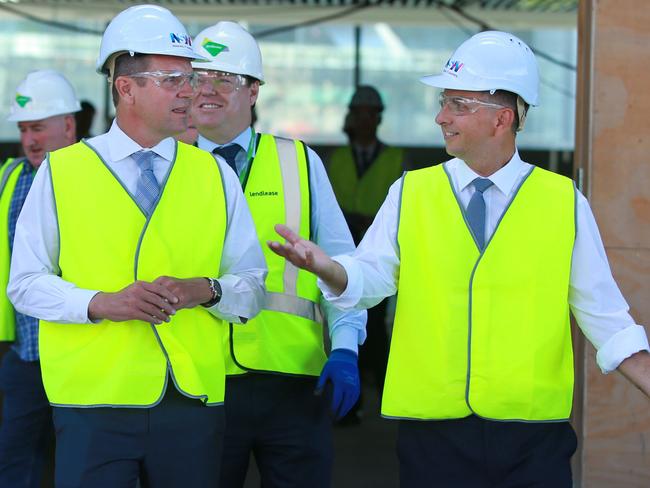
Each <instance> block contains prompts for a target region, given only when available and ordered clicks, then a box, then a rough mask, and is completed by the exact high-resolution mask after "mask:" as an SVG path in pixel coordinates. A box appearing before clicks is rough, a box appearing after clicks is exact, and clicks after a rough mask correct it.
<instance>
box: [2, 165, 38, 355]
mask: <svg viewBox="0 0 650 488" xmlns="http://www.w3.org/2000/svg"><path fill="white" fill-rule="evenodd" d="M22 166H23V167H22V169H21V170H20V175H19V176H18V181H17V182H16V188H15V189H14V194H13V195H12V197H11V204H10V205H9V250H10V251H11V252H13V248H14V234H15V233H16V222H17V221H18V216H19V215H20V211H21V210H22V208H23V203H25V198H26V197H27V193H29V189H30V187H31V186H32V181H34V174H35V173H36V172H35V171H34V167H33V166H32V165H31V164H30V163H29V161H28V160H27V159H25V160H24V161H23V163H22ZM14 315H15V317H16V342H14V344H13V346H12V349H13V350H14V351H16V353H17V354H18V356H20V359H22V360H23V361H38V358H39V356H38V319H35V318H34V317H30V316H28V315H23V314H22V313H20V312H18V311H16V310H14Z"/></svg>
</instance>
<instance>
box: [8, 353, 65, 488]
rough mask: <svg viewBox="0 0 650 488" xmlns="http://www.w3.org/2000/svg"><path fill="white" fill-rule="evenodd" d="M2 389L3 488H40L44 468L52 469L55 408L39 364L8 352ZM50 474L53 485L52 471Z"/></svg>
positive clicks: (49, 481)
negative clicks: (46, 392)
mask: <svg viewBox="0 0 650 488" xmlns="http://www.w3.org/2000/svg"><path fill="white" fill-rule="evenodd" d="M0 390H2V392H3V394H4V398H3V406H2V424H1V425H0V488H39V487H40V486H41V477H42V473H43V466H44V465H47V466H48V467H50V466H51V463H50V462H49V461H50V459H49V457H50V456H52V451H53V450H52V449H51V446H52V445H54V426H53V425H52V407H50V403H49V402H48V401H47V397H46V396H45V389H44V388H43V380H42V378H41V364H40V362H39V361H33V362H32V361H23V360H22V359H20V357H19V356H18V354H17V353H16V352H15V351H14V350H13V349H11V350H9V351H8V352H7V353H6V354H5V355H4V357H3V358H2V366H1V367H0ZM46 456H47V457H48V460H47V461H48V462H47V463H46ZM48 474H49V477H48V480H47V481H48V483H51V479H50V477H51V470H49V471H48Z"/></svg>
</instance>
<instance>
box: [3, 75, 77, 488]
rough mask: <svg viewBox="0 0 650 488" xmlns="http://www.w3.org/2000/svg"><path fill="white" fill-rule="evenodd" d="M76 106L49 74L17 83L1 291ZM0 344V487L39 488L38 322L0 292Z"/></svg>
mask: <svg viewBox="0 0 650 488" xmlns="http://www.w3.org/2000/svg"><path fill="white" fill-rule="evenodd" d="M80 109H81V106H80V105H79V101H78V100H77V97H76V95H75V92H74V89H73V88H72V85H70V83H69V82H68V80H66V79H65V77H64V76H63V75H62V74H60V73H58V72H56V71H53V70H40V71H32V72H31V73H29V74H28V75H27V77H26V78H25V79H24V80H22V81H21V82H20V84H19V85H18V87H17V88H16V94H15V96H14V99H13V101H12V104H11V112H10V114H9V116H8V117H7V120H9V121H11V122H16V123H17V125H18V130H19V131H20V142H21V145H22V148H23V152H24V153H25V157H24V158H15V159H9V160H8V161H7V162H5V164H4V166H3V167H2V169H1V170H0V212H2V214H1V215H2V217H1V218H0V221H1V222H4V225H2V227H1V228H2V233H1V234H0V235H1V236H2V237H0V238H1V239H2V241H3V244H2V246H0V263H1V267H2V270H1V271H0V280H2V289H3V290H5V289H6V286H7V281H8V280H9V262H10V260H11V254H12V250H13V244H14V233H15V229H16V221H17V220H18V215H19V214H20V210H21V208H22V206H23V203H24V202H25V197H26V196H27V192H29V188H30V187H31V185H32V181H33V179H34V175H35V174H36V170H37V169H38V167H39V166H40V165H41V162H42V161H43V158H44V157H45V154H46V153H48V152H50V151H54V150H56V149H59V148H62V147H65V146H68V145H70V144H73V143H74V142H75V140H76V139H75V118H74V113H75V112H78V111H79V110H80ZM0 316H1V317H2V319H1V320H0V341H12V342H13V344H12V346H11V349H10V350H9V351H8V352H7V354H5V356H4V357H3V358H2V365H0V390H1V391H2V393H3V404H2V425H1V426H0V487H2V486H11V487H15V488H38V487H40V486H41V477H42V471H43V461H44V458H45V456H46V453H47V449H48V447H49V446H48V445H49V444H50V443H51V442H52V440H53V437H54V429H53V426H52V408H51V407H50V404H49V403H48V401H47V397H46V396H45V391H44V389H43V381H42V379H41V368H40V363H39V354H38V319H36V318H34V317H31V316H29V315H25V314H22V313H20V312H18V311H16V310H14V308H13V306H12V305H11V303H10V302H9V298H7V295H6V294H5V293H4V292H3V293H1V294H0Z"/></svg>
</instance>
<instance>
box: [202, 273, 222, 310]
mask: <svg viewBox="0 0 650 488" xmlns="http://www.w3.org/2000/svg"><path fill="white" fill-rule="evenodd" d="M205 279H206V280H208V283H209V284H210V291H211V292H212V298H210V300H209V301H207V302H205V303H202V304H201V306H203V307H205V308H210V307H213V306H214V305H216V304H217V303H219V300H221V285H220V284H219V281H217V280H215V279H214V278H208V277H205Z"/></svg>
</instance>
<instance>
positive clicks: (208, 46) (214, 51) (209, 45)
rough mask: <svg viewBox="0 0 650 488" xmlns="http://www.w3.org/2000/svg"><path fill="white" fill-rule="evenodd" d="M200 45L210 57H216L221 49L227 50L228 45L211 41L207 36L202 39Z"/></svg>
mask: <svg viewBox="0 0 650 488" xmlns="http://www.w3.org/2000/svg"><path fill="white" fill-rule="evenodd" d="M201 46H203V48H204V49H205V50H206V51H208V52H209V53H210V55H211V56H212V57H216V56H217V55H218V54H219V53H220V52H221V51H224V50H226V51H227V50H228V46H225V45H223V44H219V43H218V42H214V41H211V40H210V39H207V38H206V39H204V40H203V42H202V43H201Z"/></svg>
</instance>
